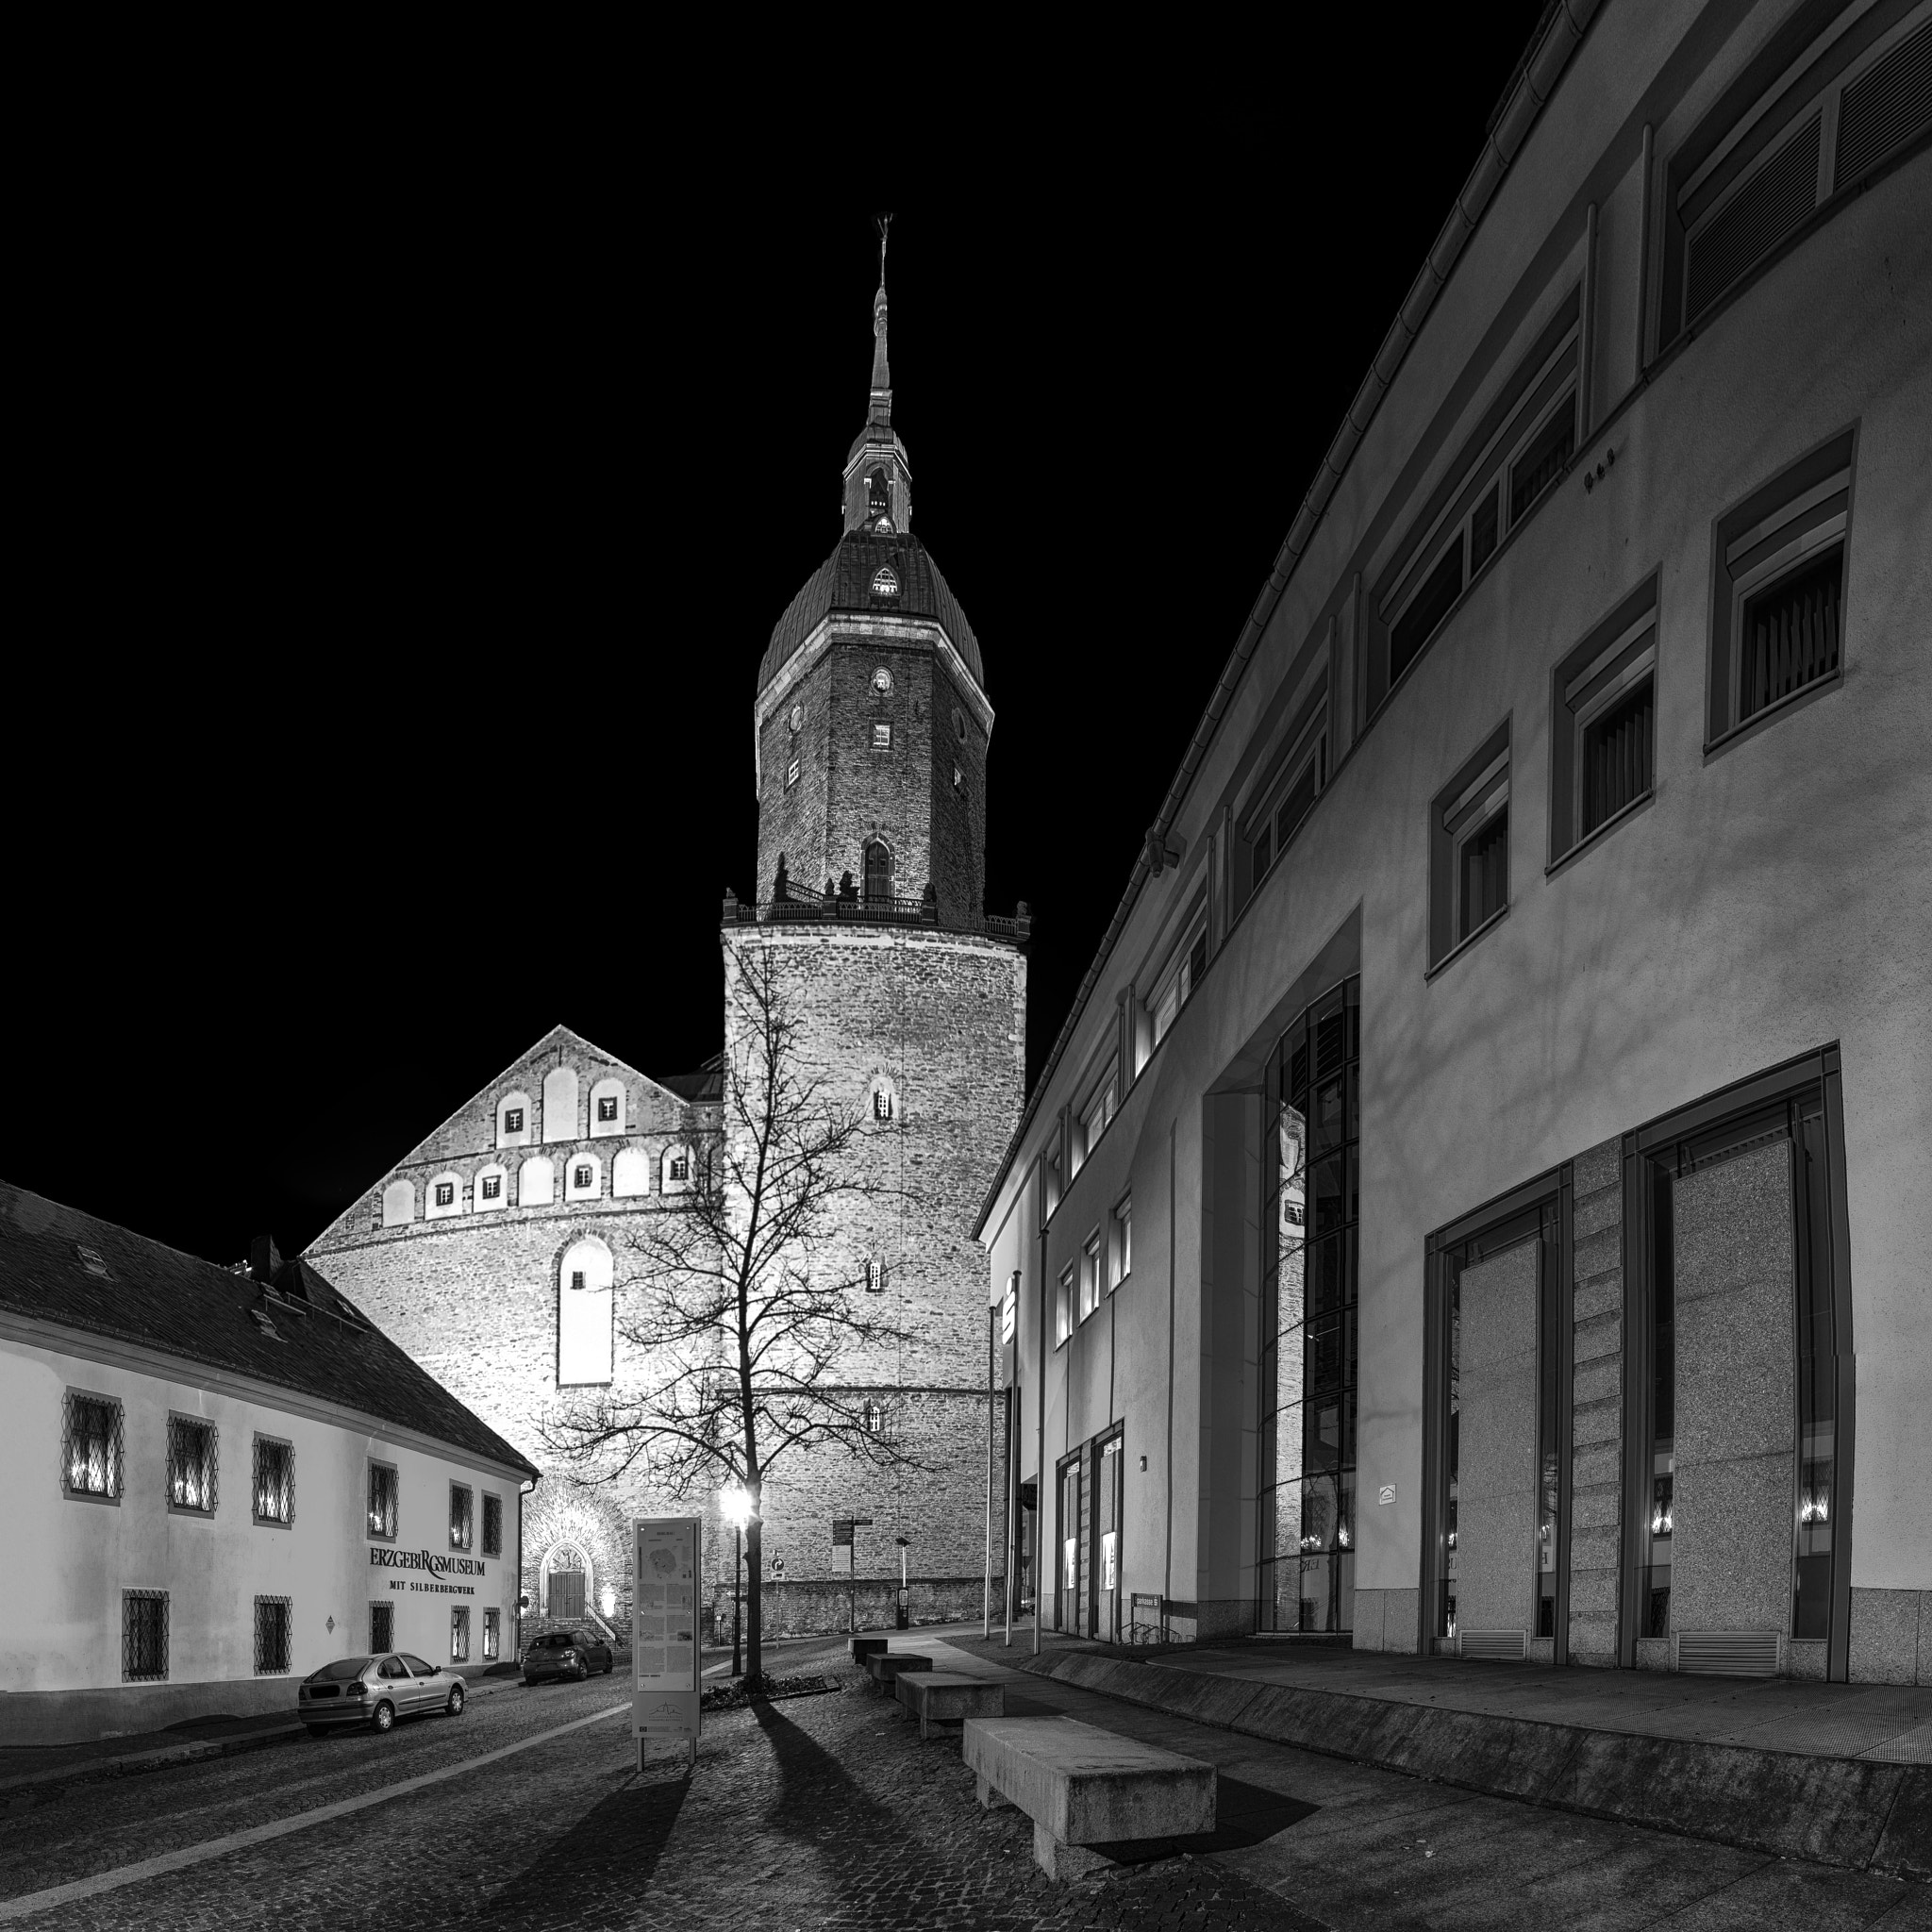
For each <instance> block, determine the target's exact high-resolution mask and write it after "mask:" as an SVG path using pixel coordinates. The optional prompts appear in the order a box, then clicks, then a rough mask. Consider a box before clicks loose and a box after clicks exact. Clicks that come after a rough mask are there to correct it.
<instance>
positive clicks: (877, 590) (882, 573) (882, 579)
mask: <svg viewBox="0 0 1932 1932" xmlns="http://www.w3.org/2000/svg"><path fill="white" fill-rule="evenodd" d="M872 593H873V595H874V597H896V596H897V595H898V594H899V573H898V572H897V571H895V570H894V569H893V568H892V566H891V564H890V563H882V564H880V565H879V567H878V569H877V570H875V571H874V572H873V574H872Z"/></svg>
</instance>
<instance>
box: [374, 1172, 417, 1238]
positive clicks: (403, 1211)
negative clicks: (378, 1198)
mask: <svg viewBox="0 0 1932 1932" xmlns="http://www.w3.org/2000/svg"><path fill="white" fill-rule="evenodd" d="M415 1218H416V1184H415V1182H414V1181H391V1182H390V1184H389V1186H388V1187H386V1188H385V1189H383V1191H382V1224H383V1226H385V1227H408V1224H410V1222H412V1221H414V1220H415Z"/></svg>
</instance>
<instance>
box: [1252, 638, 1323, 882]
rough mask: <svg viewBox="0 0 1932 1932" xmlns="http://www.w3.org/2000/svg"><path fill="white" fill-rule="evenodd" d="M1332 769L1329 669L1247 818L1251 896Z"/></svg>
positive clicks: (1311, 806) (1310, 696)
mask: <svg viewBox="0 0 1932 1932" xmlns="http://www.w3.org/2000/svg"><path fill="white" fill-rule="evenodd" d="M1328 765H1329V760H1328V676H1327V672H1326V669H1325V667H1324V669H1322V670H1321V671H1319V672H1318V674H1317V675H1316V681H1315V688H1314V690H1313V691H1310V693H1309V694H1308V696H1307V699H1305V700H1304V702H1303V704H1302V707H1301V709H1300V712H1299V713H1298V715H1297V716H1296V718H1295V720H1294V722H1293V724H1291V726H1290V727H1289V732H1288V739H1287V749H1286V750H1285V752H1284V753H1283V754H1282V756H1281V757H1280V758H1279V759H1277V761H1276V763H1275V765H1274V770H1273V771H1271V772H1270V773H1269V774H1268V776H1267V777H1266V778H1265V779H1263V780H1262V782H1261V784H1260V785H1259V786H1258V787H1257V792H1256V803H1255V804H1254V805H1252V806H1251V807H1250V808H1248V809H1247V810H1246V811H1245V812H1244V814H1243V816H1242V824H1241V840H1242V841H1243V842H1244V843H1245V845H1246V846H1247V849H1248V867H1249V882H1248V891H1249V894H1250V895H1252V894H1253V893H1254V892H1255V891H1257V890H1258V889H1259V887H1260V884H1261V881H1262V879H1263V878H1265V877H1266V876H1267V875H1268V874H1269V873H1270V872H1271V871H1272V870H1273V869H1274V865H1275V863H1276V862H1277V861H1278V860H1279V859H1280V858H1281V855H1282V853H1283V852H1285V851H1286V850H1287V849H1288V842H1289V841H1290V840H1291V839H1292V838H1293V837H1294V835H1295V833H1296V832H1297V831H1298V830H1299V829H1300V827H1301V825H1302V824H1303V823H1304V822H1305V821H1306V820H1307V816H1308V814H1309V813H1310V812H1312V811H1313V810H1314V808H1315V806H1316V803H1317V802H1318V801H1319V800H1320V798H1321V796H1322V793H1323V792H1324V791H1326V790H1327V787H1328ZM1311 770H1312V774H1313V778H1314V782H1313V784H1312V786H1309V787H1307V800H1306V803H1305V804H1303V806H1302V808H1301V809H1300V810H1299V811H1297V812H1296V813H1295V814H1294V817H1293V818H1292V819H1290V818H1289V816H1288V813H1289V810H1290V808H1291V806H1292V805H1293V803H1294V801H1295V800H1296V799H1297V798H1299V797H1301V795H1302V793H1303V790H1304V781H1305V780H1306V779H1307V777H1308V776H1309V774H1310V771H1311ZM1263 841H1266V851H1265V856H1264V854H1263V849H1262V846H1263Z"/></svg>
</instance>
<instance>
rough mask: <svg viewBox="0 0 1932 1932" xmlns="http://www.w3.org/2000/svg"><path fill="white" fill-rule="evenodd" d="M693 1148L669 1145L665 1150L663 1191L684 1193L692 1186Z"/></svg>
mask: <svg viewBox="0 0 1932 1932" xmlns="http://www.w3.org/2000/svg"><path fill="white" fill-rule="evenodd" d="M661 1185H662V1187H663V1191H664V1192H665V1193H667V1194H682V1193H684V1192H686V1191H688V1190H689V1189H690V1187H691V1149H690V1148H689V1147H667V1148H665V1150H664V1178H663V1181H662V1184H661Z"/></svg>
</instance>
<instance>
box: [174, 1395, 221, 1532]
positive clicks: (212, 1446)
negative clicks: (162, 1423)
mask: <svg viewBox="0 0 1932 1932" xmlns="http://www.w3.org/2000/svg"><path fill="white" fill-rule="evenodd" d="M192 1438H200V1439H201V1446H200V1449H199V1451H198V1453H197V1454H196V1455H195V1456H194V1457H192V1460H191V1459H190V1458H189V1457H187V1456H185V1455H184V1453H183V1452H184V1448H185V1446H186V1444H187V1441H189V1440H190V1439H192ZM220 1443H221V1439H220V1432H219V1431H218V1430H217V1429H216V1427H215V1425H214V1424H213V1423H211V1422H209V1421H208V1418H207V1417H206V1416H199V1415H185V1414H183V1413H182V1412H181V1411H180V1410H178V1409H170V1410H169V1411H168V1467H167V1475H166V1490H165V1493H166V1496H167V1500H168V1513H169V1514H170V1515H171V1516H202V1517H207V1516H212V1515H213V1514H214V1513H215V1507H216V1504H217V1502H218V1501H219V1499H220V1494H221V1484H220V1463H219V1456H218V1452H219V1449H220ZM191 1486H192V1488H193V1489H195V1490H198V1491H200V1493H201V1494H202V1496H203V1497H204V1498H206V1500H205V1501H203V1502H199V1503H191V1502H187V1501H184V1500H183V1498H182V1492H184V1491H188V1490H189V1489H190V1488H191Z"/></svg>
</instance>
